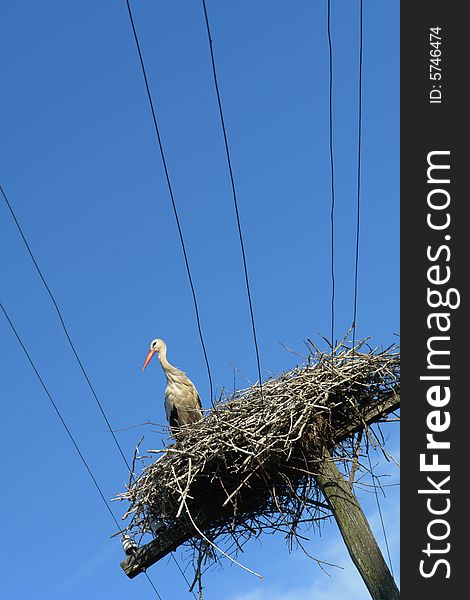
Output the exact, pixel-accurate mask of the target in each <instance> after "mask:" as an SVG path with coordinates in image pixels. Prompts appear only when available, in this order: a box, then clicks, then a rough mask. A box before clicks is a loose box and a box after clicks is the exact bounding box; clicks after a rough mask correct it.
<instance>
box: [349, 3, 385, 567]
mask: <svg viewBox="0 0 470 600" xmlns="http://www.w3.org/2000/svg"><path fill="white" fill-rule="evenodd" d="M363 38H364V14H363V0H359V67H358V79H359V83H358V88H359V94H358V136H357V196H356V235H355V254H354V303H353V323H352V348H353V354H354V351H355V346H356V327H357V322H356V321H357V304H358V279H359V276H358V274H359V242H360V217H361V175H362V172H361V168H362V92H363V89H362V88H363V85H362V74H363V59H364V42H363ZM367 458H368V461H369V469H370V474H371V477H372V485H373V488H374V495H375V501H376V504H377V510H378V513H379V519H380V524H381V527H382V533H383V536H384V541H385V547H386V550H387V558H388V563H389V566H390V571H391V573H392V576H393V564H392V557H391V554H390V547H389V544H388V537H387V531H386V528H385V522H384V519H383V515H382V508H381V506H380V500H379V495H378V490H377V487H380V482H378V478H377V476H376V475H375V473H374V470H373V467H372V461H371V459H370V454H369V452H367Z"/></svg>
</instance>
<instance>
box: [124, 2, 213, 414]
mask: <svg viewBox="0 0 470 600" xmlns="http://www.w3.org/2000/svg"><path fill="white" fill-rule="evenodd" d="M126 5H127V12H128V14H129V21H130V24H131V27H132V33H133V35H134V41H135V45H136V47H137V52H138V55H139V61H140V66H141V69H142V75H143V78H144V82H145V89H146V91H147V98H148V101H149V106H150V112H151V113H152V120H153V125H154V128H155V133H156V136H157V142H158V147H159V149H160V155H161V158H162V163H163V170H164V172H165V179H166V183H167V186H168V192H169V194H170V199H171V205H172V207H173V213H174V215H175V220H176V226H177V229H178V234H179V238H180V242H181V248H182V250H183V257H184V263H185V265H186V272H187V275H188V280H189V285H190V288H191V294H192V297H193V303H194V311H195V313H196V322H197V329H198V333H199V339H200V341H201V346H202V352H203V354H204V360H205V362H206V368H207V375H208V378H209V387H210V397H211V404H212V406H213V407H214V400H213V395H214V393H213V386H212V375H211V369H210V366H209V359H208V357H207V351H206V345H205V343H204V336H203V335H202V327H201V320H200V317H199V308H198V303H197V299H196V291H195V289H194V284H193V279H192V276H191V269H190V267H189V260H188V255H187V252H186V245H185V243H184V237H183V231H182V229H181V225H180V220H179V215H178V210H177V208H176V202H175V197H174V194H173V188H172V185H171V180H170V174H169V171H168V167H167V163H166V158H165V152H164V150H163V143H162V139H161V136H160V129H159V127H158V121H157V116H156V111H155V107H154V103H153V99H152V94H151V92H150V85H149V81H148V77H147V70H146V68H145V63H144V59H143V55H142V50H141V48H140V42H139V37H138V35H137V30H136V27H135V23H134V17H133V15H132V9H131V5H130V2H129V0H126Z"/></svg>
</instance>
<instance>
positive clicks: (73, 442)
mask: <svg viewBox="0 0 470 600" xmlns="http://www.w3.org/2000/svg"><path fill="white" fill-rule="evenodd" d="M0 308H1V310H2V312H3V314H4V316H5V318H6V320H7V322H8V324H9V325H10V328H11V330H12V331H13V333H14V335H15V337H16V339H17V341H18V343H19V344H20V346H21V348H22V350H23V352H24V354H25V356H26V358H27V359H28V362H29V364H30V365H31V368H32V369H33V371H34V373H35V374H36V377H37V378H38V380H39V383H40V384H41V386H42V388H43V389H44V391H45V392H46V395H47V397H48V398H49V400H50V402H51V404H52V407H53V408H54V411H55V413H56V414H57V416H58V417H59V420H60V422H61V423H62V425H63V427H64V429H65V431H66V433H67V435H68V436H69V438H70V441H71V442H72V444H73V446H74V448H75V450H76V451H77V454H78V456H79V457H80V460H81V461H82V463H83V465H84V467H85V469H86V470H87V473H88V475H89V476H90V478H91V480H92V481H93V484H94V486H95V488H96V489H97V491H98V494H99V495H100V498H101V500H102V501H103V503H104V505H105V506H106V509H107V511H108V512H109V514H110V516H111V518H112V519H113V521H114V523H115V525H116V527H117V529H118V530H119V531H121V526H120V525H119V523H118V520H117V519H116V517H115V516H114V513H113V511H112V510H111V507H110V506H109V504H108V501H107V500H106V498H105V495H104V493H103V490H102V489H101V486H100V485H99V483H98V481H97V480H96V477H95V476H94V475H93V471H92V470H91V468H90V465H89V464H88V462H87V460H86V459H85V457H84V456H83V453H82V451H81V450H80V447H79V445H78V443H77V441H76V440H75V438H74V436H73V434H72V432H71V431H70V429H69V427H68V425H67V423H66V421H65V419H64V418H63V416H62V414H61V412H60V410H59V408H58V406H57V404H56V402H55V401H54V398H53V397H52V394H51V393H50V392H49V389H48V388H47V386H46V384H45V383H44V380H43V379H42V377H41V375H40V374H39V371H38V369H37V368H36V365H35V364H34V362H33V359H32V358H31V356H30V354H29V352H28V350H27V348H26V346H25V345H24V343H23V340H22V339H21V337H20V335H19V333H18V331H17V329H16V327H15V326H14V324H13V322H12V320H11V319H10V316H9V315H8V313H7V311H6V309H5V307H4V306H3V304H2V302H0ZM145 575H146V577H147V579H148V581H149V583H150V585H151V586H152V588H153V590H154V591H155V594H156V595H157V597H158V598H159V600H162V597H161V596H160V594H159V593H158V590H157V588H156V587H155V585H154V584H153V582H152V580H151V579H150V577H149V576H148V574H147V573H146V574H145Z"/></svg>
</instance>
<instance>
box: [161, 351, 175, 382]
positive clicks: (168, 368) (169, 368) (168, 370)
mask: <svg viewBox="0 0 470 600" xmlns="http://www.w3.org/2000/svg"><path fill="white" fill-rule="evenodd" d="M158 360H159V361H160V364H161V365H162V369H163V371H164V372H165V375H166V378H167V380H172V379H173V378H174V376H175V375H177V374H178V373H180V370H179V369H177V368H176V367H174V366H173V365H172V364H170V363H169V362H168V360H167V358H166V348H165V347H164V348H162V349H161V350H160V352H159V353H158Z"/></svg>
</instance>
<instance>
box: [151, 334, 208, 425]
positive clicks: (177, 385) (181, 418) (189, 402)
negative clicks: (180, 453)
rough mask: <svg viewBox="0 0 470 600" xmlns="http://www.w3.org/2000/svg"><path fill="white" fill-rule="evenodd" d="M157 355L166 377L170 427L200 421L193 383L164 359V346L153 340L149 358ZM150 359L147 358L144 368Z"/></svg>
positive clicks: (166, 403)
mask: <svg viewBox="0 0 470 600" xmlns="http://www.w3.org/2000/svg"><path fill="white" fill-rule="evenodd" d="M155 353H158V359H159V361H160V364H161V366H162V369H163V372H164V373H165V376H166V389H165V414H166V418H167V420H168V423H169V424H170V427H181V426H182V425H188V424H189V423H194V422H195V421H200V420H201V419H202V411H201V400H200V398H199V394H198V392H197V390H196V388H195V386H194V384H193V382H192V381H191V380H190V379H189V378H188V377H187V376H186V375H185V373H183V371H180V370H179V369H177V368H176V367H174V366H173V365H172V364H170V363H169V362H168V360H167V358H166V344H165V342H164V341H163V340H159V339H157V340H153V342H152V343H151V344H150V352H149V355H150V358H151V356H153V354H155ZM150 358H148V357H147V360H146V363H145V366H146V365H147V364H148V361H149V360H150Z"/></svg>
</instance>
